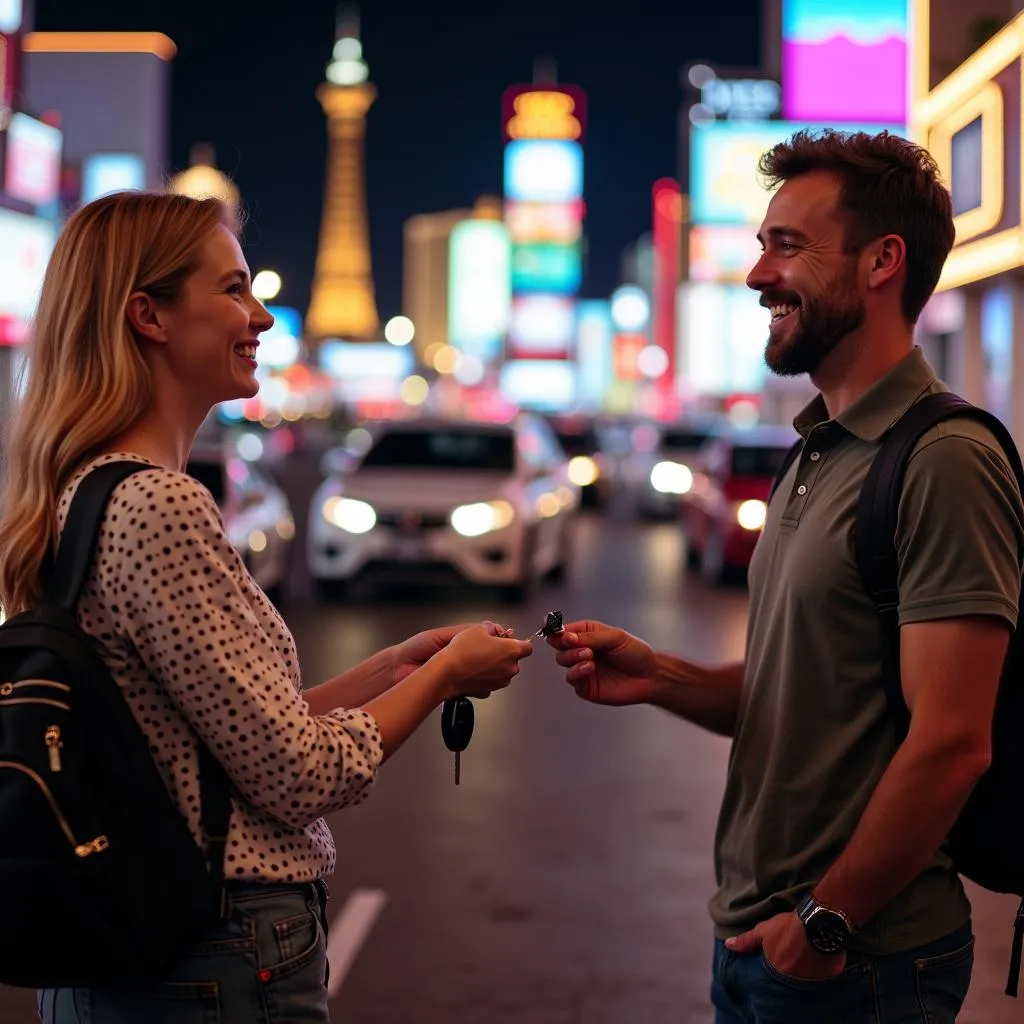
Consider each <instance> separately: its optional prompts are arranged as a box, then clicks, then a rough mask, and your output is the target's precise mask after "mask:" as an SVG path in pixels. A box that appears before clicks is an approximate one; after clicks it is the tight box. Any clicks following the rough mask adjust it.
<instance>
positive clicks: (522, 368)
mask: <svg viewBox="0 0 1024 1024" xmlns="http://www.w3.org/2000/svg"><path fill="white" fill-rule="evenodd" d="M498 388H499V390H500V392H501V396H502V398H504V399H505V400H506V401H507V402H512V403H513V404H514V405H518V406H521V407H522V408H524V409H537V410H539V411H543V412H560V411H562V410H565V409H569V408H571V407H572V406H573V405H575V403H576V367H575V366H574V365H573V364H572V363H570V362H567V361H564V360H563V361H557V360H554V359H511V360H509V361H508V362H507V363H505V364H504V365H503V366H502V368H501V375H500V377H499V381H498Z"/></svg>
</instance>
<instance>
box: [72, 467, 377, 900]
mask: <svg viewBox="0 0 1024 1024" xmlns="http://www.w3.org/2000/svg"><path fill="white" fill-rule="evenodd" d="M138 458H139V457H138V456H135V455H129V454H124V453H114V454H109V455H104V456H101V457H100V458H98V459H94V460H92V461H91V462H89V463H87V464H86V465H85V466H83V467H82V469H81V470H79V472H78V473H77V474H76V475H75V476H74V477H73V478H72V480H71V481H70V482H69V483H68V486H67V488H66V489H65V491H64V493H63V495H62V496H61V500H60V503H59V508H58V520H59V524H60V526H61V527H62V528H63V525H64V521H65V518H66V516H67V512H68V508H69V507H70V504H71V498H72V496H73V494H74V492H75V489H76V488H77V486H78V484H79V482H80V481H81V480H82V478H83V477H84V476H85V475H86V473H88V471H89V470H90V469H92V468H94V467H96V466H100V465H103V464H104V463H107V462H113V461H117V460H122V459H138ZM139 461H142V462H145V461H148V460H146V459H139ZM78 622H79V624H80V625H81V626H82V628H83V629H84V630H85V631H86V632H87V633H88V634H89V635H90V636H92V637H93V638H95V640H96V642H97V644H98V645H99V650H100V653H101V655H102V657H103V660H104V662H105V663H106V665H107V667H108V669H109V670H110V673H111V675H112V676H113V678H114V679H115V680H116V681H117V683H118V685H119V686H120V687H121V690H122V692H123V693H124V696H125V698H126V700H127V701H128V704H129V706H130V707H131V710H132V712H133V713H134V715H135V718H136V720H137V721H138V723H139V725H140V727H141V728H142V730H143V731H144V732H145V734H146V736H147V737H148V738H149V745H150V750H151V751H152V753H153V757H154V759H155V761H156V764H157V767H158V768H159V770H160V773H161V775H162V776H163V779H164V782H165V783H166V784H167V788H168V789H169V790H170V793H171V796H172V797H173V798H174V800H175V801H176V802H177V804H178V806H179V807H180V808H181V811H182V813H183V814H184V815H185V816H186V818H187V820H188V823H189V826H190V828H191V830H192V834H193V836H194V837H195V838H196V840H197V842H199V843H200V844H202V845H204V847H205V839H204V837H203V834H202V825H201V822H200V809H199V784H198V778H199V770H198V762H197V756H196V741H195V738H196V735H197V734H198V735H199V736H202V738H203V739H204V740H205V741H206V744H207V745H208V746H209V748H210V750H211V751H212V752H213V753H214V754H215V755H216V757H217V758H218V760H219V761H220V762H221V764H222V765H223V766H224V768H225V770H226V771H227V773H228V775H229V777H230V778H231V781H232V783H233V786H234V790H235V793H234V799H233V801H232V814H231V826H230V828H229V830H228V845H227V851H226V860H225V865H224V869H225V870H224V873H225V877H227V878H229V879H230V878H236V879H241V880H249V881H259V880H265V881H274V882H304V881H310V880H312V879H316V878H322V877H324V876H326V875H329V874H330V873H331V872H332V871H333V870H334V862H335V849H334V839H333V837H332V836H331V833H330V831H329V830H328V828H327V824H326V822H325V821H324V820H323V815H324V814H326V813H328V812H329V811H336V810H338V809H339V808H342V807H346V806H350V805H352V804H356V803H359V802H360V801H361V800H363V799H364V798H365V797H366V796H367V794H368V792H369V790H370V788H371V786H372V785H373V781H374V778H375V777H376V773H377V768H378V766H379V765H380V762H381V759H382V757H383V748H382V745H381V739H380V731H379V730H378V728H377V724H376V722H375V721H374V720H373V718H372V717H371V716H370V715H369V714H367V713H366V712H365V711H358V710H356V711H347V710H342V709H339V710H336V711H332V712H330V713H329V714H326V715H319V716H312V715H310V713H309V710H308V706H307V704H306V702H305V701H304V700H303V698H302V682H301V676H300V672H299V661H298V657H297V655H296V650H295V642H294V640H293V639H292V636H291V633H290V632H289V631H288V627H287V626H286V625H285V624H284V622H283V621H282V619H281V617H280V616H279V615H278V614H277V612H276V611H275V609H274V607H273V605H272V604H271V603H270V601H269V600H268V599H267V598H266V596H265V595H264V594H263V591H262V590H260V588H259V587H258V586H257V584H256V583H255V582H254V581H253V579H252V577H251V576H250V575H249V572H248V570H247V569H246V568H245V566H244V564H243V563H242V559H241V557H240V556H239V555H238V553H237V551H236V550H235V549H234V548H233V547H232V546H231V544H230V542H229V541H228V539H227V535H226V534H225V531H224V525H223V521H222V519H221V515H220V510H219V509H218V508H217V505H216V503H215V502H214V500H213V496H212V495H211V494H210V492H209V491H208V490H207V489H206V488H205V487H203V486H202V485H201V484H199V483H198V482H196V481H195V480H193V479H192V477H190V476H188V475H187V474H185V473H175V472H171V471H170V470H167V469H163V468H160V467H158V466H155V465H154V469H153V470H152V471H149V470H144V471H142V472H139V473H136V474H134V475H133V476H130V477H129V478H128V479H127V480H124V481H122V482H121V483H120V484H119V485H118V486H117V488H116V489H115V490H114V493H113V495H112V496H111V499H110V502H109V504H108V505H107V511H106V515H105V517H104V520H103V526H102V528H101V531H100V539H99V544H98V547H97V553H96V557H95V559H94V562H93V567H92V571H91V572H90V574H89V578H88V580H87V582H86V585H85V587H84V588H83V591H82V595H81V597H80V599H79V602H78Z"/></svg>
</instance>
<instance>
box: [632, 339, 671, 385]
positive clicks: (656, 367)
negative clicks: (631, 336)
mask: <svg viewBox="0 0 1024 1024" xmlns="http://www.w3.org/2000/svg"><path fill="white" fill-rule="evenodd" d="M636 365H637V368H638V369H639V370H640V372H641V373H642V374H643V375H644V376H645V377H649V378H650V379H651V380H655V379H656V378H658V377H660V376H661V375H662V374H663V373H664V372H665V371H666V370H667V369H668V353H667V352H666V351H665V350H664V349H663V348H661V346H659V345H648V346H647V347H646V348H642V349H641V350H640V352H639V354H638V355H637V357H636Z"/></svg>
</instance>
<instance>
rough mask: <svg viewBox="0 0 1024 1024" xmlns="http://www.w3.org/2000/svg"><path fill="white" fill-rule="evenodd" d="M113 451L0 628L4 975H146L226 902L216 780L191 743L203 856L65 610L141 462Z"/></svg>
mask: <svg viewBox="0 0 1024 1024" xmlns="http://www.w3.org/2000/svg"><path fill="white" fill-rule="evenodd" d="M152 468H153V467H152V466H149V465H147V464H145V463H141V462H129V461H124V462H112V463H108V464H107V465H104V466H101V467H99V468H97V469H95V470H93V471H92V472H91V473H89V474H88V476H86V478H85V479H84V480H83V481H82V483H81V484H80V485H79V488H78V490H77V492H76V494H75V497H74V500H73V501H72V504H71V508H70V510H69V512H68V517H67V522H66V525H65V528H64V531H63V535H62V540H61V543H60V545H59V550H58V552H57V555H56V558H55V559H54V560H53V562H52V566H53V568H52V571H50V572H49V573H45V574H44V576H45V578H46V582H45V596H44V599H43V601H42V602H41V603H40V604H39V606H38V607H36V608H33V609H30V610H29V611H26V612H22V613H21V614H19V615H16V616H14V617H13V618H11V619H10V620H9V621H7V622H5V623H4V624H3V625H0V921H2V922H3V928H2V929H0V982H2V983H4V984H7V985H20V986H27V987H32V988H59V987H64V986H81V987H100V986H125V985H132V984H138V983H142V982H146V981H152V980H157V979H158V978H159V977H160V975H161V972H163V971H165V970H166V969H167V968H168V967H170V966H172V965H173V963H174V961H175V959H176V957H177V956H178V955H180V953H181V952H182V950H183V947H184V946H185V945H186V944H187V942H188V941H189V939H190V938H191V937H193V936H194V935H196V933H197V932H199V931H200V930H201V929H202V928H203V927H204V926H209V925H210V924H211V922H213V921H215V920H216V919H217V918H218V917H219V916H220V915H221V914H222V913H223V907H222V893H223V871H224V847H225V843H226V834H227V827H228V820H229V818H230V812H231V791H230V784H229V782H228V779H227V776H226V774H225V772H224V770H223V768H222V767H221V766H220V764H219V763H218V762H217V760H216V758H214V756H213V755H212V754H211V753H210V751H209V750H208V749H207V748H206V747H205V746H204V745H203V744H202V743H200V745H199V764H200V774H201V799H202V816H203V827H204V830H205V832H206V835H207V838H208V842H209V855H210V867H209V869H208V868H207V863H206V858H205V857H204V855H203V853H202V851H201V850H200V849H199V847H198V846H197V845H196V843H195V842H194V841H193V839H192V835H191V833H190V832H189V829H188V825H187V823H186V821H185V818H184V817H183V816H182V814H181V812H180V811H179V810H178V808H177V806H176V805H175V804H174V803H173V801H172V800H171V797H170V794H169V793H168V790H167V787H166V786H165V785H164V782H163V780H162V778H161V777H160V774H159V772H158V770H157V767H156V763H155V762H154V760H153V755H152V754H151V753H150V750H149V744H148V741H147V739H146V737H145V735H144V734H143V732H142V731H141V730H140V729H139V726H138V724H137V723H136V721H135V718H134V717H133V715H132V712H131V710H130V708H129V707H128V705H127V703H126V702H125V699H124V697H123V696H122V695H121V692H120V689H119V687H118V685H117V683H115V682H114V680H113V679H112V678H111V676H110V673H109V672H108V670H107V668H106V666H105V665H104V663H103V661H102V659H101V658H100V656H99V653H98V652H97V650H96V647H95V644H94V643H93V641H92V639H91V638H90V637H89V636H88V634H86V633H85V632H83V630H82V629H80V628H79V626H78V623H77V622H76V620H75V604H76V602H77V599H78V595H79V592H80V591H81V589H82V586H83V584H84V583H85V580H86V578H87V576H88V572H89V568H90V565H91V563H92V559H93V551H94V549H95V547H96V543H97V540H98V538H99V530H100V524H101V522H102V519H103V512H104V509H105V507H106V504H107V499H108V498H109V497H110V494H111V492H112V491H113V489H114V488H115V487H116V486H117V484H118V483H120V482H121V481H122V480H124V479H125V478H126V477H128V476H130V475H131V474H133V473H137V472H139V471H141V470H146V469H152Z"/></svg>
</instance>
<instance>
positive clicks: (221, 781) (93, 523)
mask: <svg viewBox="0 0 1024 1024" xmlns="http://www.w3.org/2000/svg"><path fill="white" fill-rule="evenodd" d="M153 468H155V467H153V466H152V465H150V464H149V463H148V462H136V461H134V460H131V459H123V460H119V461H117V462H108V463H106V464H105V465H102V466H98V467H97V468H96V469H93V470H91V471H90V472H89V473H88V475H87V476H86V477H85V479H84V480H82V482H81V483H80V484H79V485H78V487H77V489H76V490H75V496H74V498H72V499H71V508H69V509H68V515H67V519H66V520H65V522H64V529H63V530H62V531H61V539H60V543H59V544H58V546H57V555H56V557H55V558H53V559H52V560H51V564H50V566H49V567H48V571H47V572H45V573H44V593H45V596H46V600H47V601H48V602H49V603H52V604H56V605H60V606H61V607H63V608H65V609H67V610H68V611H69V612H74V608H75V604H76V603H77V601H78V596H79V594H80V593H81V592H82V587H83V586H84V585H85V581H86V579H87V578H88V575H89V569H90V568H91V567H92V562H93V556H94V553H95V550H96V545H97V544H98V543H99V537H100V527H101V526H102V525H103V516H104V513H105V512H106V508H107V502H108V501H109V500H110V496H111V494H113V493H114V488H116V487H117V485H118V484H119V483H121V481H122V480H127V479H128V477H130V476H132V475H133V474H135V473H138V472H141V471H142V470H146V469H153ZM196 747H197V755H198V758H199V799H200V812H201V816H202V823H203V832H204V833H205V834H206V841H207V854H208V859H209V864H210V882H211V887H212V890H213V892H214V893H215V894H216V896H215V898H216V901H217V903H216V908H215V909H216V910H217V912H218V913H219V914H220V916H221V917H224V916H226V914H227V899H226V893H225V890H224V851H225V848H226V847H227V841H228V826H229V823H230V821H231V782H230V780H229V779H228V776H227V773H226V772H225V771H224V768H223V766H222V765H221V763H220V762H219V761H218V760H217V758H216V757H214V755H213V754H212V753H211V752H210V748H209V747H208V746H207V745H206V744H205V743H204V742H203V740H202V739H201V738H200V737H199V736H198V735H197V736H196Z"/></svg>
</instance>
